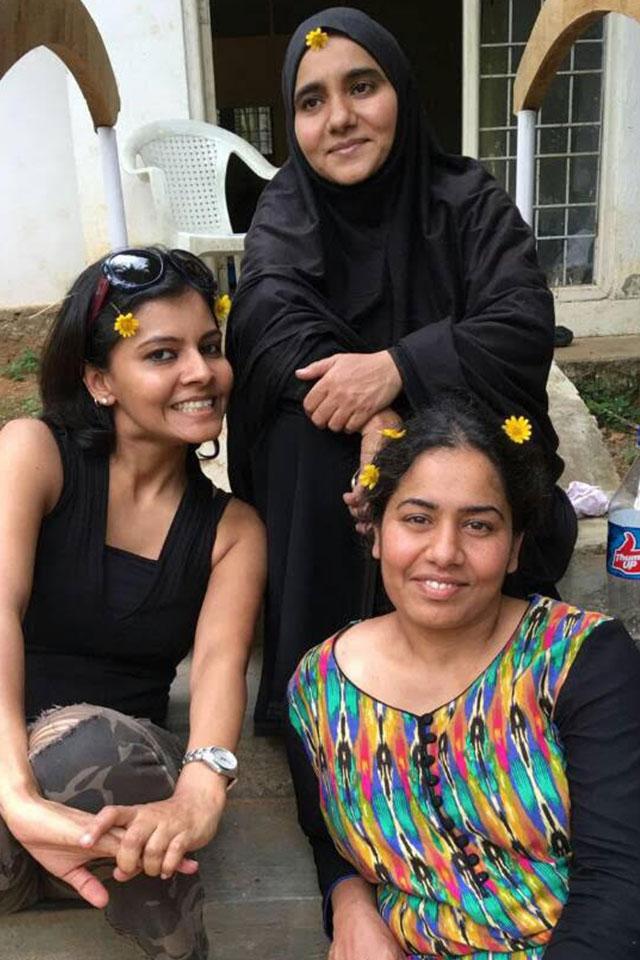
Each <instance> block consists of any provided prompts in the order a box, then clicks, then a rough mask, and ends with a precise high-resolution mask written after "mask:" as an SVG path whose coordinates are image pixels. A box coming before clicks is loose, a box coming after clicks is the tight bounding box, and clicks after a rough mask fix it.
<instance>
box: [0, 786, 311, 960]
mask: <svg viewBox="0 0 640 960" xmlns="http://www.w3.org/2000/svg"><path fill="white" fill-rule="evenodd" d="M200 871H201V876H202V880H203V883H204V887H205V922H206V927H207V932H208V934H209V938H210V941H211V960H245V958H253V957H255V958H256V960H257V958H260V960H300V958H302V957H304V958H305V960H320V958H324V957H326V953H327V941H326V939H325V937H324V934H323V933H322V930H321V906H320V898H319V896H318V892H317V887H316V880H315V871H314V868H313V864H312V860H311V856H310V852H309V849H308V845H307V843H306V840H305V839H304V837H303V836H302V834H301V832H300V830H299V828H298V825H297V822H296V817H295V809H294V801H293V800H292V799H291V798H279V799H265V798H264V797H263V798H260V799H254V800H243V799H241V798H236V799H233V798H231V799H230V802H229V805H228V807H227V811H226V814H225V818H224V821H223V823H222V826H221V829H220V833H219V835H218V836H217V837H216V839H215V840H214V842H213V843H212V844H211V845H210V846H209V847H208V848H207V850H206V851H204V852H203V853H202V856H201V859H200ZM116 957H117V958H118V960H140V957H141V954H140V952H139V950H138V949H137V948H136V947H135V946H134V945H133V944H131V943H130V942H128V941H126V940H124V939H123V938H122V937H119V936H118V935H117V934H115V933H114V932H113V931H112V930H111V928H110V927H109V926H108V924H107V923H106V921H105V920H104V918H103V917H102V915H101V913H100V911H97V910H92V909H90V908H83V907H78V906H76V905H75V904H74V905H69V904H60V903H58V904H52V905H43V906H41V907H38V908H37V909H34V910H29V911H25V912H23V913H19V914H14V915H13V916H10V917H4V918H2V919H1V920H0V958H2V960H45V958H46V960H113V958H116Z"/></svg>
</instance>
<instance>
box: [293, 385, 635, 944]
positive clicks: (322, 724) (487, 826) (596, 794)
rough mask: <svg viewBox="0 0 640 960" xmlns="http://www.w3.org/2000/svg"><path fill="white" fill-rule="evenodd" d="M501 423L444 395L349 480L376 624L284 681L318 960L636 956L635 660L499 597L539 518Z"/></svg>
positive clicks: (535, 464)
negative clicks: (379, 612)
mask: <svg viewBox="0 0 640 960" xmlns="http://www.w3.org/2000/svg"><path fill="white" fill-rule="evenodd" d="M503 426H504V428H505V429H504V431H501V430H500V429H499V428H498V427H497V426H496V425H495V424H494V423H492V422H489V421H488V420H486V419H485V417H484V415H482V414H480V413H479V412H478V411H477V410H475V409H474V407H472V406H471V405H470V403H469V402H468V401H465V400H463V399H460V398H456V397H446V398H444V400H442V401H440V402H438V403H437V404H436V405H434V407H432V408H431V409H429V410H427V411H426V412H425V413H424V414H422V415H419V416H418V417H416V418H414V419H413V420H412V421H410V422H409V423H408V424H407V428H406V433H405V434H404V436H402V437H400V438H398V439H392V440H389V442H388V444H387V446H386V447H385V449H383V450H382V451H381V452H380V453H379V454H378V456H377V458H376V461H375V463H374V464H373V465H370V466H369V468H368V470H367V474H366V477H365V478H363V479H366V480H367V482H368V484H369V487H370V489H369V491H368V508H369V520H370V522H371V530H372V535H373V554H374V556H376V557H378V558H379V559H380V562H381V568H382V575H383V579H384V584H385V588H386V591H387V593H388V596H389V598H390V600H391V602H392V604H393V607H394V609H393V611H392V612H391V613H389V614H387V615H384V616H380V617H377V618H375V619H371V620H367V621H363V622H360V623H356V624H351V625H350V626H348V627H346V628H345V629H344V630H342V631H341V632H340V633H338V634H337V635H336V636H334V637H331V638H330V639H328V640H326V641H325V642H324V643H322V644H320V646H318V647H316V648H314V649H313V650H311V651H310V652H309V653H308V654H306V655H305V657H304V658H303V660H302V662H301V663H300V666H299V667H298V670H297V672H296V674H295V675H294V677H293V679H292V681H291V684H290V688H289V701H290V717H291V721H292V726H293V729H294V731H295V734H292V736H291V737H290V754H291V765H292V770H293V772H294V781H295V785H296V794H297V799H298V806H299V814H300V821H301V824H302V826H303V829H304V830H305V832H306V833H307V835H308V837H309V839H310V841H311V844H312V846H313V850H314V856H315V860H316V865H317V868H318V873H319V878H320V884H321V888H322V891H323V894H324V897H325V919H326V928H327V932H328V933H329V934H330V935H331V934H332V935H333V944H332V947H331V950H330V953H329V957H330V960H400V958H404V957H407V956H408V957H411V958H413V960H418V958H421V960H425V958H444V957H468V958H473V960H495V958H505V957H509V958H511V960H534V958H536V960H538V958H542V957H544V958H545V960H595V958H596V957H598V958H599V960H605V958H611V960H613V958H616V960H618V958H619V960H629V958H631V957H640V866H639V864H640V860H639V856H640V697H638V689H640V655H639V653H638V651H637V649H636V648H635V646H634V644H633V641H632V640H631V638H630V637H629V634H628V633H627V632H626V630H625V629H624V627H623V626H622V624H620V623H619V622H616V621H614V620H611V619H610V618H608V617H607V616H606V615H604V614H601V613H593V612H587V611H584V610H581V609H578V608H576V607H573V606H570V605H569V604H566V603H562V602H560V601H557V600H551V599H549V598H545V597H542V596H538V595H534V596H532V597H530V598H529V600H528V601H523V600H516V599H512V598H509V597H506V596H504V595H503V594H502V592H501V587H502V583H503V580H504V578H505V576H506V575H507V574H508V573H509V572H511V571H513V570H514V569H515V568H516V566H517V562H518V550H519V547H520V544H521V542H522V537H523V534H524V532H525V530H526V529H527V526H528V524H529V523H530V522H531V520H532V518H533V517H534V516H536V517H537V518H538V519H539V517H540V514H541V512H542V511H543V509H544V501H543V499H542V498H541V496H540V492H539V491H541V490H543V489H544V482H541V478H542V476H543V474H544V466H543V464H542V461H541V460H539V459H538V457H539V456H540V454H539V452H538V451H537V450H536V449H535V444H534V443H529V442H527V441H528V439H529V437H530V427H529V424H528V423H527V421H526V420H525V419H524V418H518V419H517V420H516V418H511V421H507V422H506V423H505V424H504V425H503ZM296 734H297V735H296Z"/></svg>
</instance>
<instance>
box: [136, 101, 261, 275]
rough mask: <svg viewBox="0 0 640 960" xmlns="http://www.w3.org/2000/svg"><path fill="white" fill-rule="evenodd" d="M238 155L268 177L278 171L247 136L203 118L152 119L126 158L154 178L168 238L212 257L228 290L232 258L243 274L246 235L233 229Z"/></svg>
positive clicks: (169, 242) (138, 133) (175, 244)
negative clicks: (228, 181) (231, 187)
mask: <svg viewBox="0 0 640 960" xmlns="http://www.w3.org/2000/svg"><path fill="white" fill-rule="evenodd" d="M232 153H235V154H236V156H238V157H240V159H241V160H242V161H244V163H246V165H247V166H248V167H249V168H250V169H251V170H253V172H254V173H255V174H257V175H258V176H259V177H262V178H263V179H264V180H270V179H271V178H272V177H273V176H274V174H276V173H277V171H278V168H277V167H274V166H273V165H272V164H270V163H269V162H268V161H267V160H265V158H264V157H263V156H262V154H261V153H259V151H258V150H256V149H255V147H253V146H251V144H250V143H247V141H246V140H243V139H242V137H238V136H237V135H236V134H235V133H231V132H230V131H229V130H224V129H223V128H222V127H216V126H214V125H213V124H211V123H203V122H201V121H199V120H161V121H158V122H156V123H148V124H146V125H145V126H144V127H140V128H139V129H138V130H136V131H135V132H134V133H133V134H132V135H131V136H130V137H129V138H128V140H127V142H126V143H125V146H124V150H123V158H122V165H123V167H124V169H125V170H126V171H127V172H128V173H131V174H135V175H136V176H140V177H142V178H144V179H146V178H148V179H149V183H150V186H151V193H152V196H153V200H154V203H155V206H156V210H157V212H158V215H159V218H160V221H161V225H162V230H163V241H164V242H165V243H166V244H167V245H169V246H172V247H180V248H181V249H183V250H190V251H191V252H192V253H195V254H198V255H199V256H202V255H209V256H210V257H212V258H213V259H214V261H215V266H216V270H217V272H218V279H219V284H220V288H221V290H223V291H225V290H227V289H228V272H227V258H228V257H229V256H233V258H234V262H235V268H236V277H237V276H239V273H240V260H241V254H242V252H243V250H244V238H245V234H244V233H234V232H233V230H232V228H231V222H230V220H229V213H228V210H227V201H226V197H225V178H226V173H227V165H228V163H229V157H230V155H231V154H232ZM138 159H139V160H140V161H141V163H140V165H138Z"/></svg>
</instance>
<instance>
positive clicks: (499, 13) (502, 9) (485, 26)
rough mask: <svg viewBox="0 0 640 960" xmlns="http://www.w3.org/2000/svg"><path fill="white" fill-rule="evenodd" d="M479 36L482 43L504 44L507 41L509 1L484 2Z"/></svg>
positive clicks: (492, 0)
mask: <svg viewBox="0 0 640 960" xmlns="http://www.w3.org/2000/svg"><path fill="white" fill-rule="evenodd" d="M480 35H481V37H482V42H483V43H506V42H507V41H508V39H509V0H484V2H483V3H482V18H481V23H480Z"/></svg>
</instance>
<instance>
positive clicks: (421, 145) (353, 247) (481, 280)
mask: <svg viewBox="0 0 640 960" xmlns="http://www.w3.org/2000/svg"><path fill="white" fill-rule="evenodd" d="M316 27H320V28H322V29H323V30H325V31H327V32H328V33H330V34H331V33H337V34H341V35H343V36H346V37H348V38H349V39H351V40H353V41H354V42H355V43H357V44H359V45H360V46H362V47H363V48H364V49H365V50H367V51H368V53H369V54H370V55H371V56H372V57H373V58H374V60H376V61H377V63H378V64H379V65H380V67H381V68H382V70H383V71H384V73H385V74H386V76H387V78H388V79H389V81H390V82H391V84H392V85H393V87H394V89H395V91H396V95H397V99H398V119H397V126H396V134H395V139H394V143H393V146H392V149H391V152H390V154H389V156H388V157H387V159H386V161H385V162H384V164H383V165H382V167H381V168H380V169H379V170H378V171H377V172H376V173H375V174H374V175H373V176H371V177H370V178H369V179H367V180H365V181H363V182H361V183H358V184H356V185H352V186H342V185H340V184H335V183H331V182H328V181H327V180H324V179H323V178H322V177H320V176H319V175H318V174H317V173H316V172H315V171H314V170H313V169H312V168H311V167H310V165H309V164H308V162H307V161H306V159H305V157H304V156H303V154H302V152H301V150H300V147H299V146H298V143H297V141H296V138H295V134H294V110H293V96H294V89H295V82H296V75H297V71H298V66H299V63H300V60H301V58H302V56H303V55H304V54H305V53H306V52H307V47H306V45H305V37H306V34H307V32H308V31H310V30H313V29H315V28H316ZM309 55H310V56H311V55H313V54H312V53H310V54H309ZM282 90H283V96H284V103H285V110H286V117H287V134H288V140H289V149H290V156H289V160H288V161H287V162H286V163H285V164H284V166H283V167H282V168H281V169H280V171H279V172H278V173H277V174H276V176H275V177H274V179H273V180H272V181H271V182H270V183H269V184H268V185H267V187H266V188H265V190H264V192H263V194H262V197H261V199H260V203H259V205H258V209H257V211H256V214H255V217H254V220H253V223H252V225H251V228H250V230H249V233H248V234H247V239H246V248H245V257H244V260H243V265H242V275H241V280H240V284H239V287H238V290H237V292H236V296H235V299H234V304H233V309H232V312H231V316H230V320H229V330H228V337H227V348H228V355H229V359H230V361H231V363H232V365H233V367H234V372H235V377H236V382H235V389H234V395H233V397H232V403H231V407H230V421H229V422H230V468H231V475H232V482H233V476H234V472H235V467H236V466H237V465H238V464H239V461H240V459H241V457H242V454H243V452H244V454H246V452H247V448H248V447H250V446H251V444H252V443H253V442H254V441H255V439H256V438H257V436H258V435H259V433H260V431H261V430H262V428H264V426H265V425H266V424H267V423H268V422H269V419H270V417H271V416H273V414H274V412H275V411H276V409H277V407H278V404H279V403H281V402H282V401H283V399H286V398H287V397H291V396H295V393H296V390H297V391H298V397H299V396H300V388H301V385H300V383H299V382H298V381H296V379H295V377H294V370H295V369H296V368H297V367H299V366H301V365H303V364H304V363H307V362H310V361H311V360H313V359H317V358H319V357H321V356H328V355H330V354H332V353H336V352H345V351H347V352H350V351H351V352H359V353H362V352H371V351H375V350H380V349H385V348H393V349H392V353H393V356H394V359H395V360H396V363H397V364H398V366H399V368H400V372H401V374H402V377H403V382H404V388H405V395H406V399H407V400H408V402H409V404H410V405H411V406H413V407H418V406H421V405H422V404H424V403H426V402H428V401H429V399H431V398H432V397H433V396H434V395H435V394H436V393H437V392H438V391H439V390H440V389H442V388H461V389H466V390H469V391H471V392H472V393H474V394H475V395H476V396H478V397H479V398H481V399H483V400H484V401H485V402H486V403H487V404H488V405H489V406H490V407H491V408H492V409H493V410H494V411H495V412H496V413H497V414H498V415H500V416H502V415H509V414H511V413H514V414H525V415H527V416H529V417H530V418H531V419H532V421H533V423H534V432H535V435H536V436H537V437H538V438H541V439H542V441H543V444H544V446H545V447H546V448H547V449H548V451H549V452H553V451H555V449H556V447H557V438H556V436H555V433H554V431H553V428H552V427H551V423H550V421H549V420H548V417H547V399H546V378H547V373H548V367H549V363H550V360H551V357H552V350H553V346H552V344H553V307H552V300H551V297H550V294H549V291H548V289H547V287H546V282H545V280H544V277H543V275H542V274H541V272H540V270H539V268H538V266H537V262H536V258H535V249H534V245H533V240H532V237H531V234H530V231H529V229H528V228H527V227H526V225H525V224H524V222H523V221H522V219H521V218H520V216H519V214H518V212H517V210H516V209H515V207H514V206H513V204H512V202H511V200H510V199H509V198H508V197H507V196H506V194H505V193H504V191H502V189H501V188H500V187H498V185H497V184H496V183H495V181H494V180H493V179H492V178H491V177H490V176H489V175H488V174H487V173H486V172H485V171H484V170H483V168H482V167H481V166H480V164H478V163H477V162H476V161H474V160H469V159H466V158H462V157H452V156H447V155H444V154H443V153H442V152H441V150H440V149H439V148H438V146H437V144H436V142H435V140H434V137H433V136H432V134H431V132H430V129H429V126H428V123H427V120H426V117H425V115H424V112H423V108H422V105H421V101H420V97H419V94H418V91H417V87H416V84H415V81H414V79H413V76H412V73H411V70H410V67H409V63H408V61H407V59H406V57H405V55H404V53H403V52H402V50H401V49H400V47H399V45H398V43H397V42H396V40H395V39H394V38H393V37H392V36H391V34H390V33H389V32H388V31H387V30H386V29H385V28H384V27H382V26H381V25H380V24H378V23H376V22H375V21H373V20H371V19H370V18H369V17H368V16H367V15H366V14H364V13H362V12H361V11H359V10H355V9H351V8H348V7H333V8H330V9H328V10H324V11H322V12H320V13H318V14H316V15H314V16H312V17H310V18H309V19H308V20H306V21H305V22H304V23H302V24H300V26H299V27H298V29H297V30H296V32H295V33H294V34H293V36H292V38H291V41H290V43H289V46H288V48H287V53H286V57H285V62H284V68H283V75H282ZM427 328H428V332H427ZM306 388H308V385H307V387H306ZM306 388H305V389H306ZM401 399H402V398H401ZM560 468H561V462H560V461H559V459H557V458H556V471H555V472H556V473H558V472H559V470H560Z"/></svg>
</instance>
